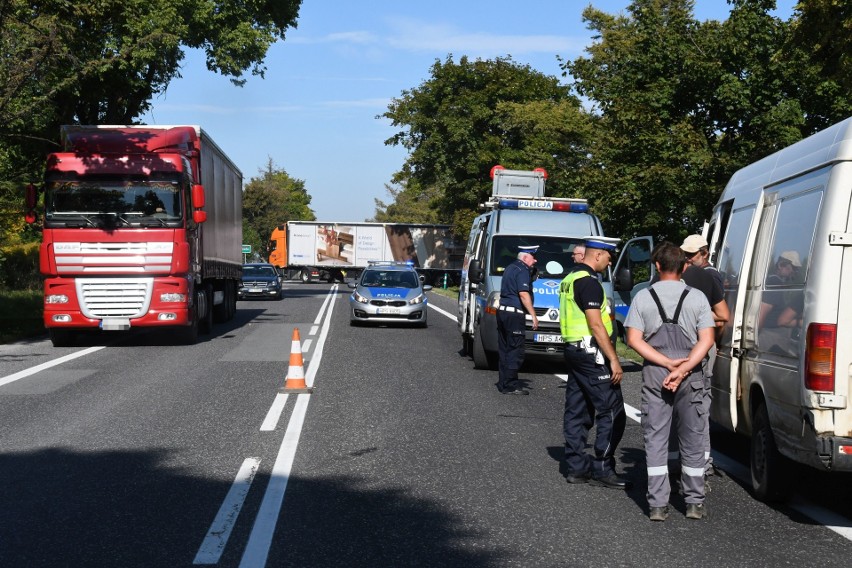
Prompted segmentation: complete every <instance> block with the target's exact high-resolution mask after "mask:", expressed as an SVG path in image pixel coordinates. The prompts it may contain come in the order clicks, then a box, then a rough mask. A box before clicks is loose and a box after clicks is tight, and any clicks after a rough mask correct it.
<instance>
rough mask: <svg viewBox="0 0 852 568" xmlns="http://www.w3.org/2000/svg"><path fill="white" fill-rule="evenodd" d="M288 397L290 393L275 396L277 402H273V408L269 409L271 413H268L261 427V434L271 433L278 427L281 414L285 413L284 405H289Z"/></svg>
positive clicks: (280, 393)
mask: <svg viewBox="0 0 852 568" xmlns="http://www.w3.org/2000/svg"><path fill="white" fill-rule="evenodd" d="M288 396H290V395H289V393H283V392H279V393H278V394H276V395H275V400H273V401H272V406H270V407H269V412H267V413H266V418H264V419H263V424H261V425H260V431H261V432H271V431H273V430H275V429H276V428H277V427H278V420H279V419H280V418H281V413H282V412H284V405H285V404H287V397H288Z"/></svg>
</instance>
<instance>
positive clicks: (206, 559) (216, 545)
mask: <svg viewBox="0 0 852 568" xmlns="http://www.w3.org/2000/svg"><path fill="white" fill-rule="evenodd" d="M258 467H260V458H246V460H245V461H244V462H243V465H242V466H240V470H239V471H238V472H237V477H236V478H235V479H234V483H233V484H232V485H231V489H230V490H229V491H228V494H227V495H226V496H225V500H224V501H223V502H222V506H221V507H219V512H218V513H217V514H216V518H215V519H213V523H212V524H211V525H210V530H209V531H207V536H205V537H204V540H203V541H202V542H201V547H200V548H199V549H198V552H197V553H196V555H195V560H193V561H192V563H193V564H216V563H218V562H219V558H220V557H221V556H222V552H223V551H224V550H225V545H226V544H227V543H228V537H230V536H231V530H232V529H233V528H234V523H236V522H237V517H238V516H239V514H240V510H241V509H242V508H243V503H245V500H246V495H248V492H249V489H250V488H251V482H252V480H254V476H255V474H256V473H257V469H258Z"/></svg>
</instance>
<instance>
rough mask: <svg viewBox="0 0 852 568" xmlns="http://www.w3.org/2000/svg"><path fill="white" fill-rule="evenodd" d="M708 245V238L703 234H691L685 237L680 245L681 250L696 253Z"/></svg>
mask: <svg viewBox="0 0 852 568" xmlns="http://www.w3.org/2000/svg"><path fill="white" fill-rule="evenodd" d="M706 246H707V239H705V238H704V237H702V236H701V235H689V236H688V237H686V238H685V239H683V244H682V245H680V250H682V251H683V252H688V253H694V252H698V251H699V250H701V249H702V248H704V247H706Z"/></svg>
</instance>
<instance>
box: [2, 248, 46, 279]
mask: <svg viewBox="0 0 852 568" xmlns="http://www.w3.org/2000/svg"><path fill="white" fill-rule="evenodd" d="M38 247H39V244H38V243H27V244H20V245H7V246H3V247H0V289H3V290H37V289H39V288H41V274H40V273H39V270H38Z"/></svg>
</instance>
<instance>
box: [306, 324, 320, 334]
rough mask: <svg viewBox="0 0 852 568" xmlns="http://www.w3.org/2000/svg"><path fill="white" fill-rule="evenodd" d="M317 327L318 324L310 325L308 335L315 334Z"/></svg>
mask: <svg viewBox="0 0 852 568" xmlns="http://www.w3.org/2000/svg"><path fill="white" fill-rule="evenodd" d="M318 329H319V326H318V325H312V326H311V331H309V332H308V335H316V334H317V330H318Z"/></svg>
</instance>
